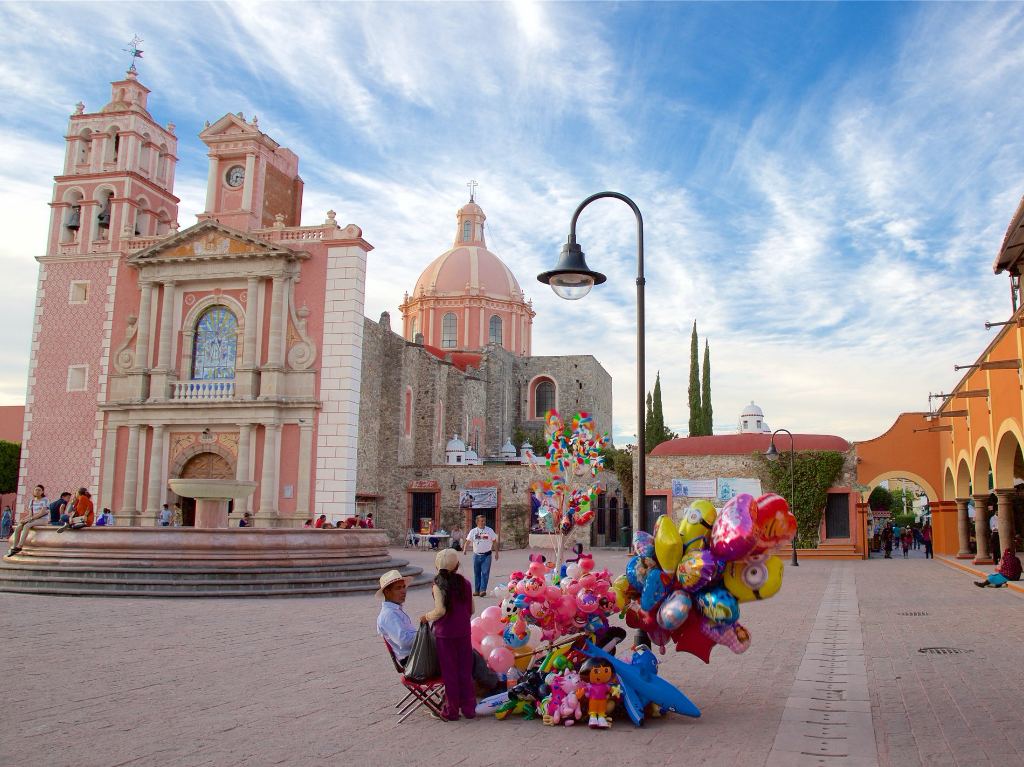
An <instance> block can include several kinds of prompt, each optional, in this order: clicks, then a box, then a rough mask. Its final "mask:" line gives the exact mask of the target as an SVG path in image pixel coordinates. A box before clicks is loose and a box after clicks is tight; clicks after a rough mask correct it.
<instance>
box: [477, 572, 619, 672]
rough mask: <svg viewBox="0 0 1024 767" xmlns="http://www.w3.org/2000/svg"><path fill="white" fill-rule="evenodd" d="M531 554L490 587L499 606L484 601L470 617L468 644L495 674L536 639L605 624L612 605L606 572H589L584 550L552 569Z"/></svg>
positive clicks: (528, 649) (550, 638)
mask: <svg viewBox="0 0 1024 767" xmlns="http://www.w3.org/2000/svg"><path fill="white" fill-rule="evenodd" d="M531 559H532V560H533V561H532V562H531V563H530V567H529V568H528V569H527V571H526V572H523V571H515V572H513V573H511V574H510V576H509V580H508V583H503V584H500V585H498V586H495V587H494V592H493V593H494V595H495V596H496V597H497V598H498V599H500V600H501V604H500V606H499V605H492V606H490V607H487V608H486V609H484V611H483V612H482V613H481V614H480V615H479V616H478V617H476V618H474V619H473V620H472V621H471V623H470V631H471V636H472V641H473V647H474V648H475V649H476V650H477V651H478V652H479V653H480V654H481V655H482V656H483V657H484V659H485V660H486V661H487V663H488V665H489V666H490V667H491V668H492V669H493V670H494V671H495V672H497V673H499V674H503V673H506V672H507V671H508V670H509V669H510V668H511V667H512V666H513V665H515V664H516V659H517V658H518V657H523V656H525V655H529V654H531V653H532V652H533V650H534V648H535V647H537V645H538V644H539V643H540V642H541V641H545V642H550V641H553V640H555V639H558V638H559V637H561V636H565V635H567V634H576V633H580V632H583V631H589V632H595V631H600V630H602V629H606V628H607V626H608V616H609V615H611V614H613V613H614V612H615V611H616V606H615V600H616V596H615V592H614V591H613V590H612V588H611V574H610V573H609V572H608V571H607V570H601V571H600V572H595V570H594V568H595V565H594V558H593V557H592V556H590V555H589V554H580V555H579V558H578V560H577V561H575V562H570V563H568V564H566V565H564V566H563V567H561V568H559V569H558V570H556V569H554V568H553V567H552V566H550V565H548V564H546V563H545V562H544V561H543V557H541V556H540V555H536V554H535V555H533V556H532V557H531Z"/></svg>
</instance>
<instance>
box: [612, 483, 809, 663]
mask: <svg viewBox="0 0 1024 767" xmlns="http://www.w3.org/2000/svg"><path fill="white" fill-rule="evenodd" d="M795 534H796V518H795V517H794V516H793V514H792V513H791V512H790V511H789V504H787V503H786V500H785V499H784V498H782V497H781V496H778V495H774V494H769V495H762V496H761V497H760V498H758V499H756V500H755V499H754V497H753V496H751V495H747V494H741V495H738V496H736V497H735V498H733V499H732V500H731V501H729V502H728V503H727V504H726V505H725V507H724V508H723V509H722V510H721V512H718V511H717V510H716V509H715V507H714V506H713V505H712V504H711V503H710V502H709V501H703V500H701V501H695V502H694V503H693V504H691V505H690V507H689V508H688V509H687V510H686V512H685V513H684V515H683V519H682V521H680V523H679V524H678V525H676V524H675V523H674V522H673V520H672V517H670V516H668V515H662V516H661V517H659V518H658V520H657V522H656V524H655V528H654V535H653V536H652V535H650V534H649V533H647V532H644V531H642V530H638V531H637V532H636V533H635V534H634V535H633V551H634V553H635V555H634V556H633V557H632V558H631V559H630V560H629V562H628V564H627V565H626V572H625V574H624V575H621V576H619V577H618V578H616V579H615V581H614V582H613V583H612V587H613V588H614V589H615V592H616V599H617V602H616V604H617V606H618V608H619V609H620V610H622V611H623V612H624V614H625V618H626V625H627V626H629V627H631V628H635V629H640V630H643V631H645V632H647V635H648V636H649V637H650V639H651V643H652V645H654V646H658V647H660V648H661V650H662V652H664V650H665V647H666V646H667V645H668V644H669V643H670V642H674V643H675V647H676V650H678V651H682V652H689V653H692V654H694V655H696V656H697V657H698V658H701V659H702V660H703V661H704V662H705V663H707V662H708V661H709V658H710V655H711V650H712V648H713V647H714V646H715V645H719V644H721V645H725V646H726V647H728V648H729V649H730V650H732V651H733V652H735V653H742V652H744V651H745V650H746V649H747V648H748V647H750V632H749V631H748V630H747V629H746V628H745V627H744V626H743V625H741V624H740V623H739V617H740V604H742V603H745V602H753V601H758V600H763V599H768V598H769V597H771V596H774V595H775V594H776V593H777V592H778V591H779V589H780V588H781V587H782V560H780V559H779V558H778V557H776V556H772V552H773V550H775V549H776V548H777V547H779V546H781V545H784V544H786V543H788V542H790V541H791V540H792V539H793V536H794V535H795Z"/></svg>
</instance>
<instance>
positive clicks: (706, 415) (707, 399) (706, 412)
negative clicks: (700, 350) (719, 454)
mask: <svg viewBox="0 0 1024 767" xmlns="http://www.w3.org/2000/svg"><path fill="white" fill-rule="evenodd" d="M700 374H701V381H700V404H701V415H702V416H703V418H702V419H701V420H703V422H704V434H705V435H706V436H708V437H710V436H711V435H712V434H714V431H715V430H714V427H713V419H712V413H711V349H710V347H709V346H708V340H707V339H706V338H705V339H704V369H703V370H702V371H700Z"/></svg>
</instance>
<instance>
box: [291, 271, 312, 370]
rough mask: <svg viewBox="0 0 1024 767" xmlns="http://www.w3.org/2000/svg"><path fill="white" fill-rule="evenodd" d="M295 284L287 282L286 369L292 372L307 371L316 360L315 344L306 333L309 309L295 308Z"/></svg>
mask: <svg viewBox="0 0 1024 767" xmlns="http://www.w3.org/2000/svg"><path fill="white" fill-rule="evenodd" d="M295 283H296V280H289V287H288V291H289V295H288V309H289V314H290V315H291V325H290V326H289V328H288V367H290V368H291V369H292V370H309V368H310V367H311V366H312V364H313V362H314V361H315V360H316V344H314V343H313V341H312V340H311V339H310V337H309V335H308V334H307V333H306V318H307V317H309V309H308V308H306V307H305V306H300V307H299V308H298V309H296V308H295Z"/></svg>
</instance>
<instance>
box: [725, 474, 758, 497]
mask: <svg viewBox="0 0 1024 767" xmlns="http://www.w3.org/2000/svg"><path fill="white" fill-rule="evenodd" d="M740 493H748V494H750V495H752V496H754V497H755V498H758V497H760V496H761V480H759V479H749V478H746V477H719V478H718V495H717V498H718V500H720V501H731V500H732V499H733V498H735V497H736V496H737V495H739V494H740Z"/></svg>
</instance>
